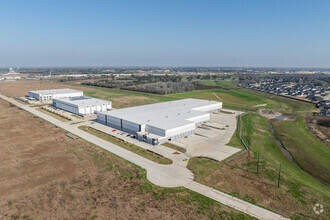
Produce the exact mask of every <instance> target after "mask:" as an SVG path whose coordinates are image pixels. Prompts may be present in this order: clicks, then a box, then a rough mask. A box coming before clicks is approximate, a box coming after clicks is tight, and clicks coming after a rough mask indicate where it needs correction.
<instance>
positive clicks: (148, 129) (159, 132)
mask: <svg viewBox="0 0 330 220" xmlns="http://www.w3.org/2000/svg"><path fill="white" fill-rule="evenodd" d="M145 131H146V132H150V133H153V134H156V135H159V136H165V133H166V131H165V130H164V129H161V128H157V127H154V126H151V125H148V124H147V125H146V127H145Z"/></svg>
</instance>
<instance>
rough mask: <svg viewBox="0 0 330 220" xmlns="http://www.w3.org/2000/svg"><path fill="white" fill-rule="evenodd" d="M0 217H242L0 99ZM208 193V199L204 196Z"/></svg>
mask: <svg viewBox="0 0 330 220" xmlns="http://www.w3.org/2000/svg"><path fill="white" fill-rule="evenodd" d="M0 140H1V141H0V173H1V176H0V219H92V218H93V219H94V218H96V217H97V219H155V218H157V219H173V218H177V219H206V218H223V219H234V218H235V217H236V218H246V217H247V216H245V215H242V214H240V213H238V212H237V211H234V210H232V209H230V208H228V207H225V206H222V205H220V204H218V203H214V202H212V200H207V199H206V198H204V197H201V196H198V195H197V194H193V193H190V192H188V191H187V190H184V189H181V188H178V189H166V188H161V187H156V186H154V185H152V184H150V183H149V182H147V181H145V180H144V173H143V172H142V171H141V170H140V169H138V168H137V167H135V166H133V165H132V164H130V163H128V162H126V161H124V160H122V159H120V158H118V157H116V156H114V155H112V154H110V153H108V152H106V151H104V150H102V149H100V148H98V147H96V146H94V145H92V144H90V143H88V142H86V141H84V140H82V139H75V140H73V139H70V138H69V137H67V136H66V135H65V131H64V130H62V129H60V128H58V127H56V126H53V125H52V124H50V123H48V122H46V121H44V120H42V119H40V118H38V117H35V116H33V115H32V114H29V113H27V112H25V111H24V110H21V109H19V108H17V107H16V106H14V105H12V104H9V103H8V102H6V101H4V100H2V99H0ZM210 201H211V202H210Z"/></svg>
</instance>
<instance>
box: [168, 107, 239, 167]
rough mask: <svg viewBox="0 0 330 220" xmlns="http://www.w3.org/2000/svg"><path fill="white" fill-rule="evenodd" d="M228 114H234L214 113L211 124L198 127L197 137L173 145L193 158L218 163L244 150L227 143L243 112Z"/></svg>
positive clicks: (174, 142) (178, 141) (181, 140)
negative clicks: (237, 117)
mask: <svg viewBox="0 0 330 220" xmlns="http://www.w3.org/2000/svg"><path fill="white" fill-rule="evenodd" d="M226 112H232V113H233V114H227V113H226V114H225V113H213V114H211V120H210V123H207V124H206V125H203V126H201V127H198V128H197V129H196V132H195V135H193V136H191V137H189V138H184V139H180V140H177V141H172V142H171V143H173V144H175V145H178V146H180V147H183V148H185V149H186V150H187V153H188V155H190V156H191V157H208V158H212V159H214V160H217V161H221V160H224V159H226V158H228V157H229V156H231V155H233V154H235V153H237V152H239V151H241V150H242V149H239V148H236V147H231V146H228V145H227V143H228V142H229V141H230V139H231V138H232V136H233V134H234V132H235V130H236V116H238V115H239V114H241V113H242V112H239V111H232V110H226Z"/></svg>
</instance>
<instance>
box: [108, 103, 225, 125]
mask: <svg viewBox="0 0 330 220" xmlns="http://www.w3.org/2000/svg"><path fill="white" fill-rule="evenodd" d="M220 103H221V102H215V101H208V100H201V99H182V100H177V101H170V102H162V103H156V104H150V105H143V106H136V107H130V108H123V109H115V110H112V111H108V112H102V114H106V115H110V116H113V117H117V118H121V119H124V120H127V121H131V122H134V123H137V124H148V125H151V126H155V127H158V128H162V129H171V128H175V127H179V126H183V125H187V124H191V123H193V122H191V121H188V120H187V119H189V118H193V117H197V116H201V115H205V114H208V113H207V112H203V111H198V110H194V108H199V107H203V106H209V105H214V104H220Z"/></svg>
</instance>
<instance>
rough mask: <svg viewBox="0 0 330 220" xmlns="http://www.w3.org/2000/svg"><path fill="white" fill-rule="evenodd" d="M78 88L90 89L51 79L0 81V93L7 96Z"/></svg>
mask: <svg viewBox="0 0 330 220" xmlns="http://www.w3.org/2000/svg"><path fill="white" fill-rule="evenodd" d="M64 88H71V89H78V90H82V91H85V90H90V88H87V87H83V86H73V85H66V84H61V83H57V82H52V81H41V80H19V81H8V82H0V93H2V94H4V95H6V96H9V97H14V96H25V95H27V94H28V92H29V91H34V90H44V89H64Z"/></svg>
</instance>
